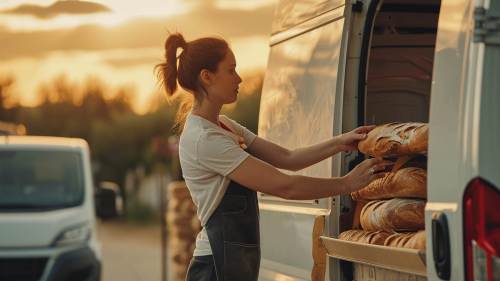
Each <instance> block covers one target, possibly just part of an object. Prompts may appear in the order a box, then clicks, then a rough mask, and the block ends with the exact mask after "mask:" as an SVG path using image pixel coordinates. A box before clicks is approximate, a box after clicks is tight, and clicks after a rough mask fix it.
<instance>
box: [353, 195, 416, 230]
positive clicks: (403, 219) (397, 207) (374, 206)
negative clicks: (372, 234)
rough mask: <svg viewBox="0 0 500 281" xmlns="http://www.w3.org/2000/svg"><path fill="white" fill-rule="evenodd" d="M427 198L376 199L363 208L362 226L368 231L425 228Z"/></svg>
mask: <svg viewBox="0 0 500 281" xmlns="http://www.w3.org/2000/svg"><path fill="white" fill-rule="evenodd" d="M424 208H425V200H417V199H400V198H395V199H391V200H375V201H370V202H368V203H367V204H366V205H365V206H364V207H363V210H361V216H360V223H361V227H362V228H363V229H364V230H367V231H376V230H384V231H387V232H407V231H417V230H421V229H424V227H425V219H424Z"/></svg>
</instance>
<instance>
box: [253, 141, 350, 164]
mask: <svg viewBox="0 0 500 281" xmlns="http://www.w3.org/2000/svg"><path fill="white" fill-rule="evenodd" d="M248 149H249V152H250V153H251V154H252V155H253V156H255V157H257V158H259V159H261V160H263V161H265V162H267V163H269V164H271V165H273V166H275V167H277V168H280V169H285V170H290V171H298V170H301V169H304V168H306V167H309V166H311V165H313V164H316V163H318V162H320V161H322V160H324V159H326V158H328V157H330V156H332V155H334V154H336V153H337V152H340V151H341V150H339V146H338V139H337V137H333V138H331V139H329V140H327V141H324V142H321V143H318V144H315V145H312V146H308V147H304V148H298V149H295V150H288V149H286V148H284V147H282V146H279V145H277V144H275V143H273V142H270V141H267V140H265V139H262V138H260V137H257V138H256V139H255V140H254V141H253V142H252V144H251V145H250V147H249V148H248Z"/></svg>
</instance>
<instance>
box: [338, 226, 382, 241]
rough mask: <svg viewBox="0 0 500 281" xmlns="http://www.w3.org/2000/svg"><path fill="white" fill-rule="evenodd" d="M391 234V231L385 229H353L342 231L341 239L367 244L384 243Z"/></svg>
mask: <svg viewBox="0 0 500 281" xmlns="http://www.w3.org/2000/svg"><path fill="white" fill-rule="evenodd" d="M390 235H391V234H390V233H388V232H385V231H364V230H357V229H352V230H347V231H344V232H342V233H340V234H339V239H340V240H346V241H352V242H359V243H366V244H375V245H384V242H385V240H386V239H387V237H389V236H390Z"/></svg>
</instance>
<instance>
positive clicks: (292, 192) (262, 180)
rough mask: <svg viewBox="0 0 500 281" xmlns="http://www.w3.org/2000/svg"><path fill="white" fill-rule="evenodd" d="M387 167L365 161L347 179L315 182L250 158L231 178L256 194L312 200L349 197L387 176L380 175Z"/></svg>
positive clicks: (316, 179)
mask: <svg viewBox="0 0 500 281" xmlns="http://www.w3.org/2000/svg"><path fill="white" fill-rule="evenodd" d="M387 165H390V162H387V161H383V160H379V159H375V158H373V159H369V160H365V161H363V162H362V163H361V164H359V165H358V166H356V167H355V168H354V169H353V170H352V171H351V172H350V173H349V174H347V175H346V176H344V177H340V178H314V177H306V176H299V175H287V174H285V173H282V172H281V171H280V170H278V169H276V168H275V167H273V166H271V165H270V164H268V163H266V162H264V161H262V160H259V159H257V158H255V157H253V156H249V157H248V158H247V159H245V160H244V161H243V162H242V163H241V164H240V165H239V166H238V167H237V168H236V169H235V170H234V171H232V172H231V173H230V174H229V175H228V176H229V178H230V179H231V180H234V181H236V182H238V183H239V184H241V185H243V186H245V187H247V188H250V189H252V190H255V191H260V192H263V193H266V194H270V195H274V196H278V197H281V198H285V199H293V200H308V199H318V198H325V197H330V196H335V195H338V194H349V193H351V192H353V191H356V190H358V189H360V188H363V187H365V186H366V185H368V183H370V182H371V181H372V180H375V179H377V178H380V177H382V176H384V173H376V172H377V171H382V170H384V169H385V166H387ZM374 172H375V173H374Z"/></svg>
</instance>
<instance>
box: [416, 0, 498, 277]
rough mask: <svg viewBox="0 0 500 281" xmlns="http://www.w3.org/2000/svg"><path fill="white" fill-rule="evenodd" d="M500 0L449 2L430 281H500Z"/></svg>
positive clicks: (442, 35) (438, 80)
mask: <svg viewBox="0 0 500 281" xmlns="http://www.w3.org/2000/svg"><path fill="white" fill-rule="evenodd" d="M499 70H500V1H469V0H443V1H442V4H441V15H440V19H439V29H438V35H437V43H436V52H435V63H434V71H433V73H434V75H433V85H432V98H431V110H430V132H429V136H430V138H429V159H428V160H429V163H428V164H429V166H428V171H429V174H428V175H429V176H428V204H427V207H426V229H429V230H431V231H430V232H428V235H427V249H428V251H427V272H428V279H429V280H471V281H472V280H485V281H486V280H488V281H493V280H500V258H499V257H500V242H499V241H500V212H499V207H498V206H499V205H500V189H499V188H500V173H499V169H498V167H499V166H500V165H499V164H500V162H499V161H500V160H499V159H500V149H499V146H498V144H499V143H500V110H499V106H500V94H499V93H500V83H499V74H498V73H499Z"/></svg>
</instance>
